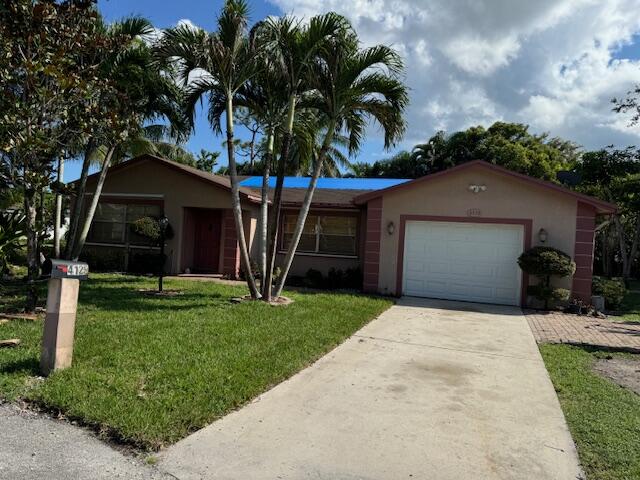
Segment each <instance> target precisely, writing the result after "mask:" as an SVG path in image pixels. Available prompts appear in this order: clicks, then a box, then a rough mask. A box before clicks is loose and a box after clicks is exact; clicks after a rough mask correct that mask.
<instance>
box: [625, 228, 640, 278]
mask: <svg viewBox="0 0 640 480" xmlns="http://www.w3.org/2000/svg"><path fill="white" fill-rule="evenodd" d="M638 238H640V219H639V220H636V226H635V228H634V230H633V240H632V242H631V249H630V250H629V260H628V261H627V264H626V267H625V269H624V271H623V277H624V281H625V282H628V280H629V278H631V271H632V270H633V261H634V260H635V259H636V255H637V254H638Z"/></svg>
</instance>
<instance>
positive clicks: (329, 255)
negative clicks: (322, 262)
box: [278, 250, 358, 260]
mask: <svg viewBox="0 0 640 480" xmlns="http://www.w3.org/2000/svg"><path fill="white" fill-rule="evenodd" d="M278 253H279V254H280V255H286V254H287V252H286V251H285V250H278ZM298 256H299V257H324V258H344V259H348V260H357V259H358V256H357V255H340V254H338V253H313V252H296V254H295V255H294V257H298Z"/></svg>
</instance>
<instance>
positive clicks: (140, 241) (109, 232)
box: [87, 202, 162, 245]
mask: <svg viewBox="0 0 640 480" xmlns="http://www.w3.org/2000/svg"><path fill="white" fill-rule="evenodd" d="M161 214H162V208H161V207H160V205H143V204H125V203H108V202H100V203H98V207H97V209H96V213H95V215H94V217H93V222H92V224H91V230H89V236H88V238H87V241H88V242H91V243H114V244H126V243H130V244H132V245H148V243H149V240H148V239H145V238H143V237H141V236H140V235H137V234H136V233H135V232H133V229H132V228H131V224H132V223H133V222H135V221H136V220H138V219H139V218H142V217H154V218H157V217H159V216H160V215H161Z"/></svg>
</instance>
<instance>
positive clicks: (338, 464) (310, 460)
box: [159, 298, 582, 480]
mask: <svg viewBox="0 0 640 480" xmlns="http://www.w3.org/2000/svg"><path fill="white" fill-rule="evenodd" d="M159 466H160V468H161V469H163V470H166V471H167V472H169V473H171V474H173V475H175V476H176V477H177V478H179V479H181V480H185V479H201V478H212V479H213V478H215V479H246V480H250V479H265V480H266V479H270V480H271V479H319V480H324V479H327V480H328V479H332V480H333V479H341V480H342V479H344V480H347V479H348V480H355V479H362V480H373V479H379V480H387V479H429V480H445V479H447V480H448V479H451V480H460V479H472V478H473V479H485V480H486V479H527V480H529V479H533V478H535V479H537V480H545V479H558V480H560V479H562V480H568V479H576V478H582V477H581V472H580V468H579V466H578V459H577V455H576V452H575V448H574V445H573V442H572V439H571V436H570V435H569V432H568V430H567V426H566V424H565V420H564V417H563V415H562V412H561V410H560V406H559V404H558V400H557V397H556V394H555V392H554V390H553V387H552V385H551V382H550V380H549V377H548V376H547V372H546V370H545V368H544V364H543V362H542V359H541V357H540V354H539V353H538V349H537V347H536V344H535V342H534V339H533V336H532V334H531V331H530V330H529V327H528V326H527V322H526V320H525V318H524V317H523V315H522V312H521V311H520V310H519V309H517V308H512V307H500V306H491V305H478V304H465V303H457V302H445V301H438V300H426V299H411V298H405V299H402V300H401V301H400V302H399V304H398V305H396V306H394V307H392V308H391V309H389V310H388V311H386V312H385V313H384V314H383V315H381V316H380V317H379V318H378V319H376V320H374V321H373V322H371V323H370V324H369V325H367V326H366V327H365V328H363V329H362V330H360V331H359V332H357V334H356V335H354V336H353V337H351V338H350V339H349V340H348V341H346V342H345V343H344V344H342V345H341V346H340V347H338V348H336V349H335V350H334V351H332V352H331V353H329V354H328V355H327V356H325V357H324V358H322V359H321V360H319V361H318V362H317V363H315V364H314V365H312V366H311V367H309V368H307V369H306V370H304V371H302V372H300V373H299V374H297V375H295V376H294V377H292V378H291V379H290V380H288V381H286V382H284V383H282V384H280V385H278V386H277V387H275V388H273V389H272V390H270V391H269V392H267V393H265V394H264V395H262V396H260V397H259V398H258V399H256V400H255V401H254V402H252V403H251V404H250V405H248V406H246V407H245V408H242V409H241V410H239V411H237V412H234V413H232V414H230V415H228V416H226V417H224V418H223V419H221V420H219V421H218V422H216V423H214V424H212V425H210V426H209V427H206V428H204V429H202V430H200V431H199V432H197V433H195V434H194V435H191V436H190V437H188V438H186V439H184V440H182V441H181V442H179V443H177V444H176V445H174V446H172V447H171V448H169V449H168V450H166V451H165V452H164V453H163V454H162V456H161V460H160V465H159Z"/></svg>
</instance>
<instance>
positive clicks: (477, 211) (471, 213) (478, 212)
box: [467, 208, 482, 217]
mask: <svg viewBox="0 0 640 480" xmlns="http://www.w3.org/2000/svg"><path fill="white" fill-rule="evenodd" d="M467 216H468V217H480V216H482V211H481V210H480V209H479V208H470V209H469V210H467Z"/></svg>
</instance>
